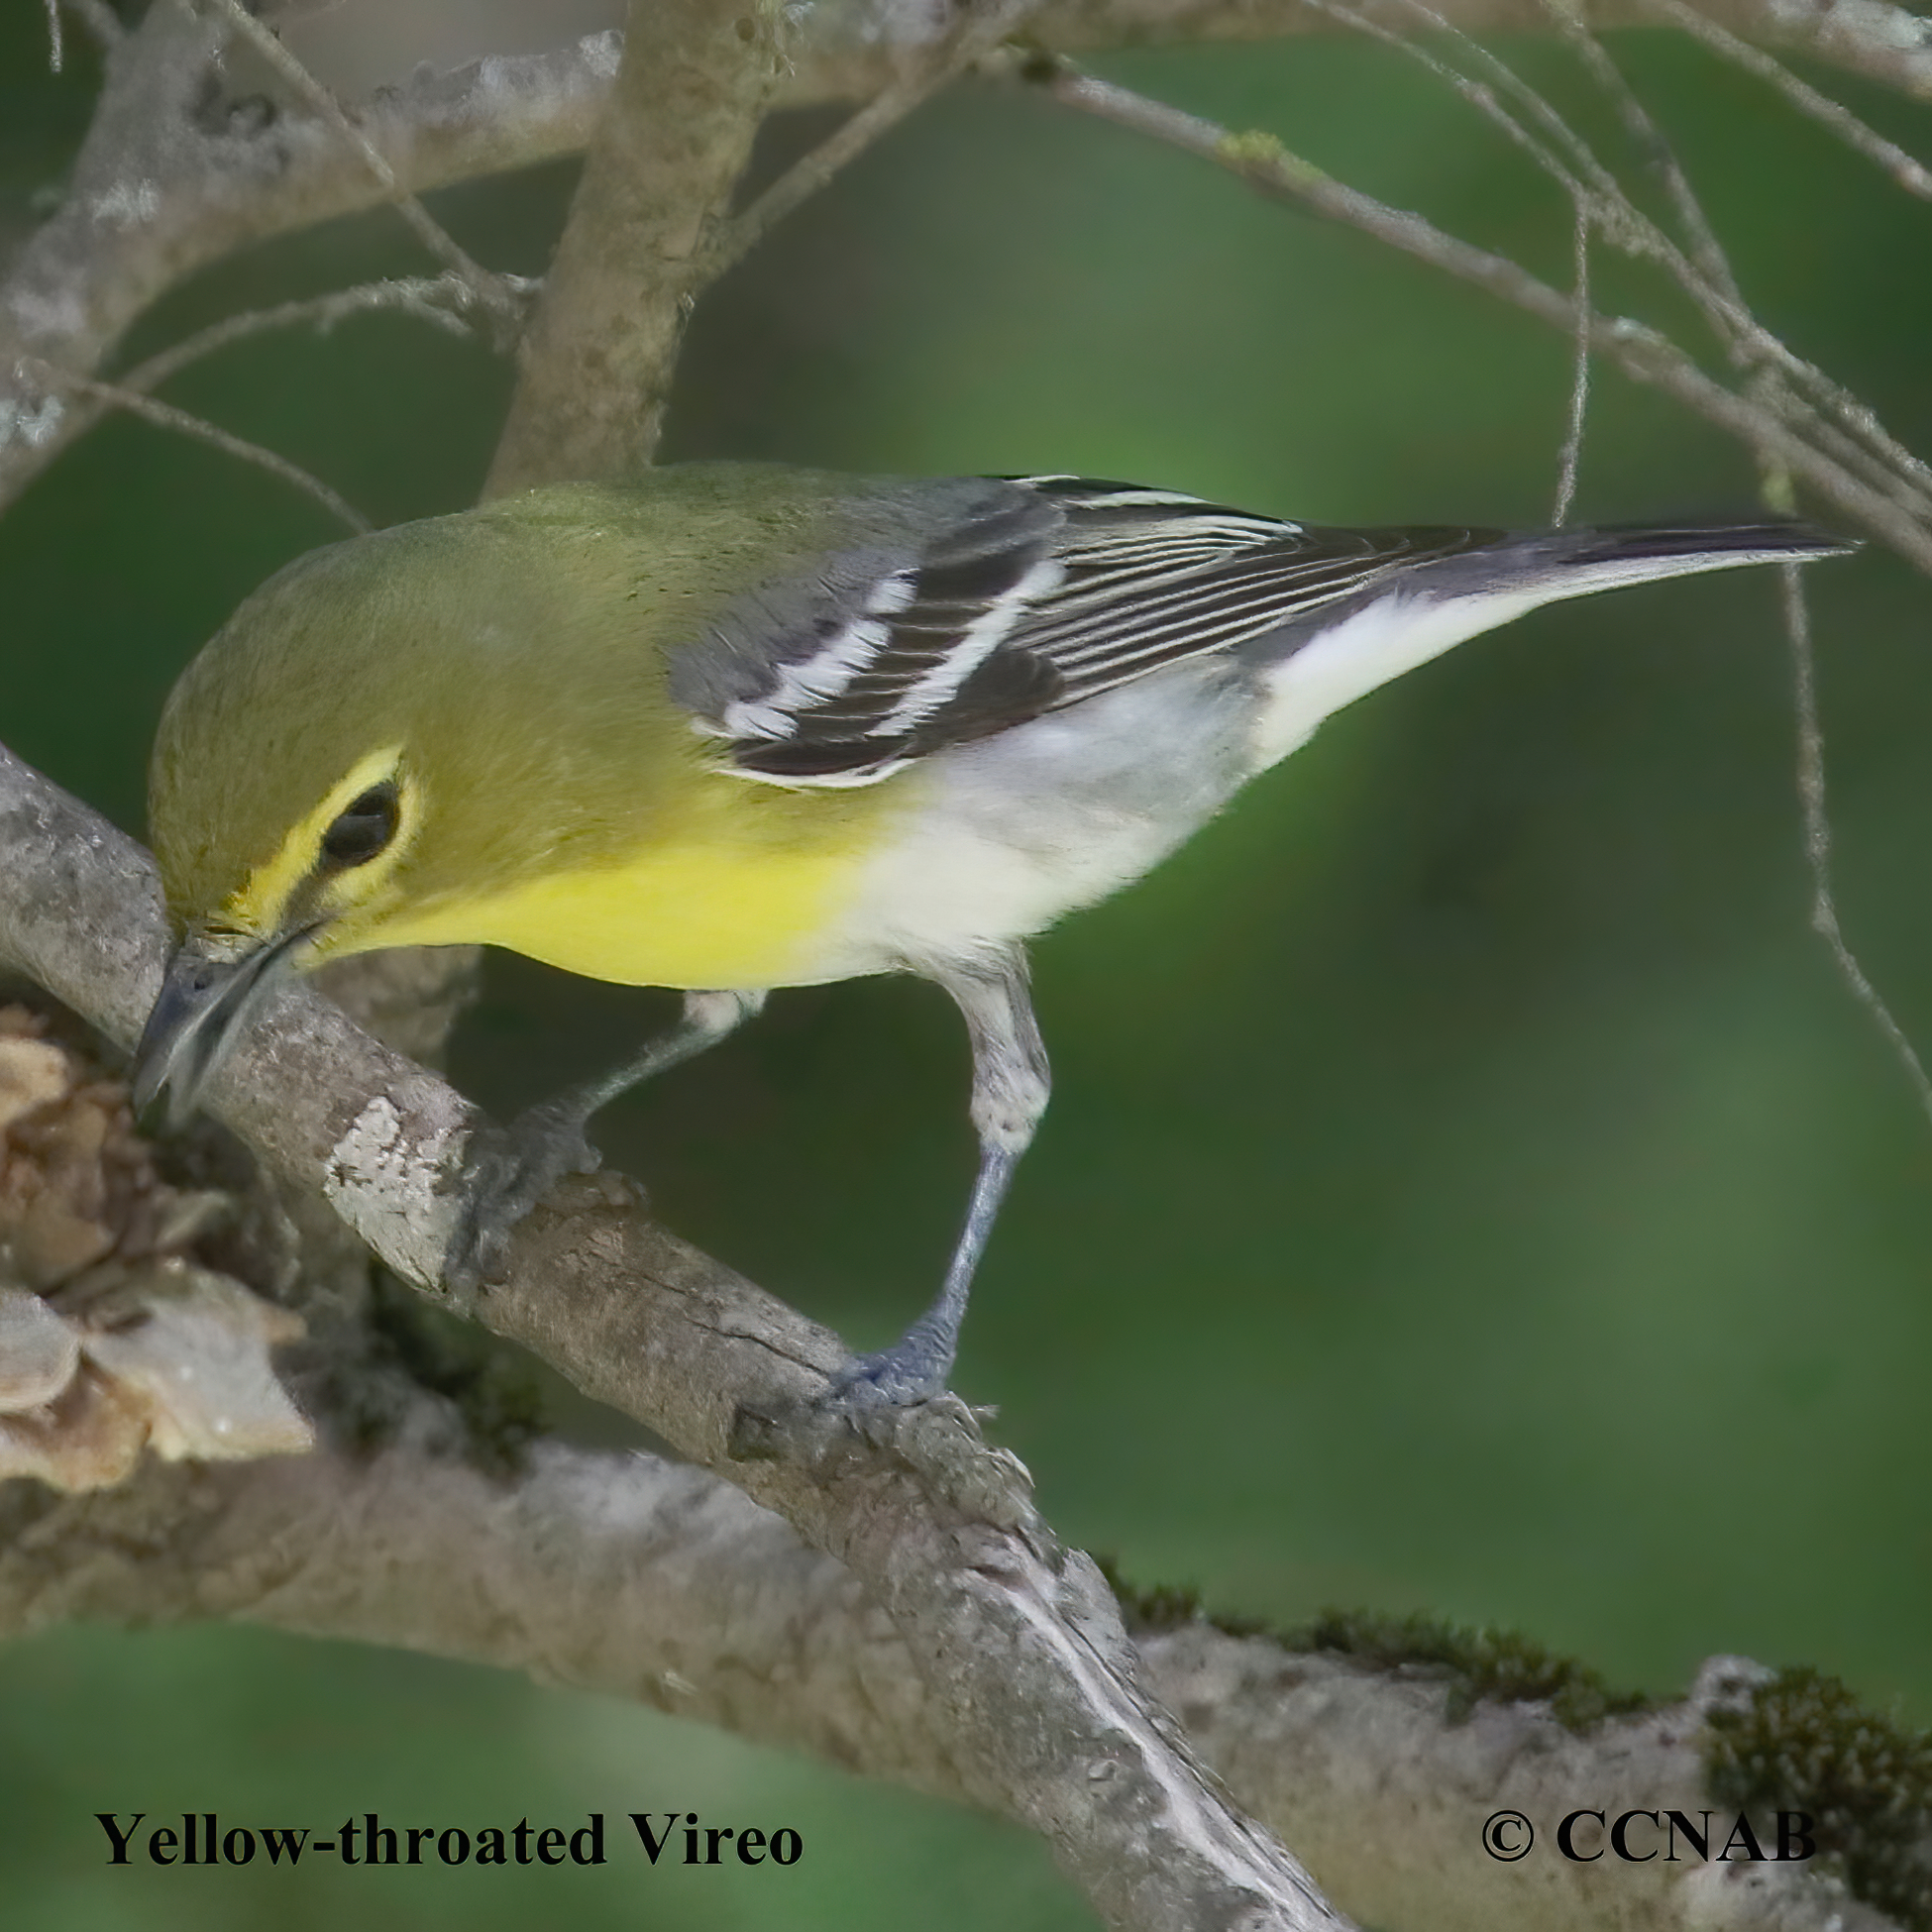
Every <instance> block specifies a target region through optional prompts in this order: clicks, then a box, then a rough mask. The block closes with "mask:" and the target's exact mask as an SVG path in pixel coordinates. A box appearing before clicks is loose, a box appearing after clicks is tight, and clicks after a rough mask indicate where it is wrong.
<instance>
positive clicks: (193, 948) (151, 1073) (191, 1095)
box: [132, 926, 313, 1127]
mask: <svg viewBox="0 0 1932 1932" xmlns="http://www.w3.org/2000/svg"><path fill="white" fill-rule="evenodd" d="M312 929H313V928H312V927H309V926H302V927H298V928H297V929H296V930H295V931H293V932H291V933H288V934H286V935H285V936H283V937H281V938H278V939H271V940H267V941H264V942H262V943H261V944H258V945H253V946H250V947H248V948H247V950H246V951H243V952H240V953H237V954H236V955H235V956H234V957H233V958H228V959H224V958H220V957H218V956H217V955H215V954H214V953H212V952H211V951H209V949H208V945H207V941H206V940H205V939H200V938H197V937H195V936H194V935H193V934H190V935H189V936H188V937H187V938H186V939H184V940H182V941H181V943H180V944H179V945H178V946H176V947H175V948H174V953H173V956H172V957H171V958H170V959H169V960H168V962H167V972H166V975H165V976H164V977H163V979H162V980H161V994H160V997H159V998H158V999H157V1000H156V1001H155V1007H154V1011H153V1012H152V1013H150V1014H149V1016H148V1024H147V1025H146V1026H145V1027H144V1028H143V1029H142V1034H141V1044H140V1045H139V1046H137V1047H136V1048H135V1050H134V1068H133V1083H132V1084H133V1087H134V1108H135V1113H136V1114H137V1115H145V1114H147V1113H148V1112H149V1110H150V1109H151V1108H153V1107H154V1106H155V1105H156V1103H157V1102H161V1103H162V1104H163V1106H164V1112H163V1113H162V1115H161V1121H162V1125H164V1126H166V1127H180V1126H182V1125H183V1123H185V1122H186V1121H187V1120H188V1119H189V1118H190V1117H191V1116H192V1114H193V1113H194V1110H195V1106H196V1103H197V1102H198V1101H199V1100H200V1097H201V1093H202V1090H203V1089H204V1088H205V1087H206V1085H207V1083H208V1081H209V1080H210V1079H211V1078H212V1077H213V1075H214V1072H215V1069H216V1068H217V1067H219V1066H220V1065H221V1063H222V1062H223V1061H224V1060H226V1059H227V1058H228V1055H229V1053H230V1051H231V1050H232V1049H233V1047H234V1045H235V1043H236V1041H237V1040H238V1039H240V1038H241V1036H242V1034H243V1033H245V1032H246V1031H247V1030H248V1027H249V1023H250V1022H251V1021H252V1020H254V1018H255V1016H256V1015H257V1014H258V1013H259V1012H261V1010H262V1007H263V1005H264V1003H265V1002H266V1001H267V1000H268V996H269V995H270V994H272V993H273V992H274V990H275V989H276V988H277V987H278V986H280V985H281V984H282V983H283V981H285V980H286V979H287V978H288V977H289V976H290V974H291V973H292V972H293V970H294V963H295V954H296V948H297V946H298V944H299V942H300V941H301V940H304V939H306V938H307V937H308V936H309V933H310V931H311V930H312Z"/></svg>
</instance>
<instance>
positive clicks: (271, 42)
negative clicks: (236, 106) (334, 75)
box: [217, 0, 522, 324]
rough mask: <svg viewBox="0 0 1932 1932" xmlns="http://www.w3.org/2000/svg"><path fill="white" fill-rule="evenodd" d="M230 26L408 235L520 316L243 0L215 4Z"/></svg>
mask: <svg viewBox="0 0 1932 1932" xmlns="http://www.w3.org/2000/svg"><path fill="white" fill-rule="evenodd" d="M217 4H218V5H219V6H220V8H221V10H222V12H223V13H224V14H225V16H226V17H227V20H228V24H229V26H230V27H232V28H233V29H234V30H235V32H236V33H238V34H239V35H240V36H241V37H242V38H243V39H244V40H245V41H247V42H248V44H249V45H250V46H251V47H252V48H254V49H255V51H256V52H257V53H258V54H261V55H262V57H263V58H264V59H265V60H267V61H268V64H269V65H270V66H271V67H273V68H274V70H275V72H276V73H278V74H279V75H280V76H281V77H282V79H283V80H285V81H286V82H287V83H288V84H289V86H291V87H292V88H294V90H295V91H296V93H297V94H299V95H300V96H301V97H302V98H303V99H304V100H306V101H307V102H308V104H309V105H310V106H311V107H312V108H313V109H314V110H315V111H316V113H317V114H318V115H320V116H321V119H322V121H323V123H324V125H326V126H328V127H330V128H333V129H334V130H335V131H336V133H337V134H338V135H340V136H341V138H342V140H343V142H344V143H345V144H346V145H347V146H348V148H349V149H350V151H351V152H352V153H354V154H356V155H359V156H360V157H361V158H362V161H363V162H364V164H365V165H366V166H367V167H368V169H369V171H370V173H371V174H372V175H374V176H375V178H376V184H377V186H379V187H380V189H381V190H382V194H383V197H384V198H385V199H387V200H389V201H392V202H393V203H394V204H395V207H396V211H397V213H399V214H400V215H401V216H402V218H403V220H404V221H405V222H407V223H408V224H409V228H410V231H411V233H413V234H414V235H415V237H416V239H417V240H418V241H419V242H421V243H422V245H423V247H424V248H426V249H427V250H428V251H429V252H430V254H431V255H433V256H435V257H436V258H437V260H438V261H440V262H441V263H442V264H443V265H444V267H445V268H448V269H449V270H450V272H451V273H452V274H455V275H458V276H460V277H461V278H462V279H463V280H464V281H465V282H467V283H468V284H469V286H470V288H471V289H472V290H473V291H474V293H475V295H476V298H477V301H478V302H479V303H480V304H481V305H482V306H483V307H485V308H488V309H491V310H493V311H494V312H495V313H496V314H497V315H498V316H499V317H500V318H501V319H502V320H503V321H504V322H505V323H506V324H513V323H515V322H516V321H517V320H519V319H520V317H521V311H522V305H521V303H520V302H518V301H517V300H516V298H515V296H514V294H513V293H512V291H511V289H510V288H509V286H508V285H507V284H506V283H504V282H503V281H501V280H500V279H499V278H498V277H497V276H495V275H493V274H491V273H490V272H489V270H488V269H487V268H483V265H482V264H481V263H479V262H476V261H474V260H473V259H472V258H471V256H470V255H469V253H468V251H466V250H465V249H464V248H463V247H462V246H461V244H459V243H458V241H457V239H456V237H455V236H453V235H452V234H451V233H450V232H449V230H448V229H447V228H445V227H444V226H443V224H442V223H441V222H439V221H437V220H436V219H435V218H434V217H433V216H432V215H431V214H430V212H429V210H428V209H427V208H425V207H424V206H423V204H422V203H421V202H420V201H419V200H417V199H416V197H415V196H414V195H413V194H412V193H410V191H409V190H408V188H407V187H405V186H404V185H403V183H402V182H401V181H400V180H399V179H398V178H397V175H396V171H395V168H394V167H393V166H392V165H391V164H390V162H389V158H388V157H387V156H386V155H385V154H384V153H383V152H382V150H381V149H380V148H379V147H377V146H376V143H375V142H374V141H372V140H371V139H370V137H369V136H368V135H367V134H365V133H364V132H363V130H362V129H361V128H359V127H357V126H356V124H355V123H354V122H353V121H351V120H350V118H349V116H348V115H347V114H345V113H344V112H343V110H342V103H341V102H340V101H338V100H337V99H336V97H335V96H334V95H333V94H332V93H330V92H329V90H328V89H327V88H326V87H324V86H323V85H322V83H321V82H320V81H318V80H317V79H316V78H315V76H314V75H313V74H311V73H310V72H309V70H308V69H307V68H306V67H305V66H303V65H302V63H301V62H300V61H299V60H298V59H296V58H295V56H294V55H293V54H290V53H289V51H288V50H287V48H285V47H284V46H283V45H282V44H281V42H280V40H279V39H278V38H277V37H276V36H275V35H274V34H273V33H271V32H270V31H269V30H268V28H267V27H265V26H264V25H263V24H262V22H261V21H259V20H258V19H256V17H255V16H254V15H253V14H252V13H250V12H249V10H248V9H247V8H246V7H245V6H243V5H242V0H217Z"/></svg>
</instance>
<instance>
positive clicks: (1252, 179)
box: [1025, 57, 1932, 575]
mask: <svg viewBox="0 0 1932 1932" xmlns="http://www.w3.org/2000/svg"><path fill="white" fill-rule="evenodd" d="M1025 72H1026V76H1027V78H1028V79H1029V80H1031V81H1032V82H1033V83H1034V84H1035V85H1038V86H1040V87H1042V88H1043V89H1045V91H1047V92H1048V93H1049V94H1051V95H1052V97H1053V98H1054V99H1055V100H1057V101H1059V102H1060V103H1061V104H1062V105H1063V106H1066V107H1070V108H1074V109H1076V110H1078V111H1079V112H1081V113H1086V114H1093V115H1097V116H1099V117H1100V118H1102V119H1104V120H1109V121H1113V122H1115V123H1116V124H1117V125H1119V126H1122V127H1127V128H1129V129H1132V130H1133V131H1134V132H1136V133H1139V134H1142V135H1146V136H1148V137H1149V138H1151V139H1153V140H1157V141H1161V142H1164V143H1167V144H1169V145H1171V146H1173V147H1177V148H1180V149H1182V150H1183V151H1185V152H1186V153H1188V154H1191V155H1194V156H1196V157H1197V158H1198V159H1200V160H1202V161H1210V162H1212V163H1213V164H1214V165H1216V166H1218V167H1222V168H1226V169H1227V170H1229V171H1230V172H1232V173H1234V174H1235V175H1237V176H1238V177H1239V178H1240V179H1241V180H1243V181H1245V182H1246V183H1247V184H1248V185H1249V186H1250V187H1251V188H1253V189H1255V190H1256V191H1257V192H1259V193H1262V194H1266V195H1268V196H1270V197H1272V198H1275V199H1279V200H1286V201H1291V202H1293V203H1295V204H1296V205H1297V206H1298V207H1302V208H1305V209H1309V210H1311V211H1313V212H1314V213H1316V214H1320V215H1325V216H1327V217H1329V218H1330V219H1332V220H1335V221H1340V222H1342V223H1344V224H1345V225H1346V226H1348V227H1351V228H1356V229H1359V230H1360V231H1361V232H1362V233H1364V234H1366V235H1369V236H1371V237H1372V238H1374V239H1375V240H1376V241H1378V242H1381V243H1384V244H1385V245H1387V246H1389V247H1392V248H1394V249H1396V250H1398V251H1399V252H1400V253H1402V254H1404V255H1410V256H1414V257H1415V258H1416V259H1417V260H1418V261H1421V262H1425V263H1427V264H1429V265H1430V266H1431V267H1432V268H1439V269H1441V270H1443V271H1444V272H1446V273H1449V274H1451V275H1454V276H1455V277H1456V278H1457V279H1458V280H1462V281H1467V282H1471V283H1473V284H1474V285H1475V286H1477V287H1479V288H1486V289H1487V290H1489V292H1490V293H1491V294H1493V295H1496V296H1499V297H1500V298H1501V299H1502V300H1504V301H1506V302H1509V303H1510V304H1511V305H1512V306H1514V307H1516V308H1520V309H1523V310H1525V311H1526V312H1527V313H1529V314H1531V315H1535V316H1537V317H1539V318H1540V319H1541V320H1543V321H1545V322H1547V323H1549V324H1550V325H1551V326H1553V327H1555V328H1557V329H1560V330H1562V331H1563V333H1564V334H1565V335H1568V334H1570V333H1571V332H1572V331H1574V330H1575V328H1576V327H1577V325H1578V308H1577V304H1576V303H1575V302H1574V301H1573V300H1572V299H1571V298H1570V297H1569V296H1568V295H1565V294H1563V293H1561V292H1560V291H1559V290H1557V289H1555V288H1552V287H1551V286H1550V285H1549V284H1548V283H1547V282H1544V281H1540V280H1538V279H1537V277H1536V276H1534V275H1532V274H1530V273H1529V272H1528V271H1527V270H1526V269H1524V268H1521V267H1520V266H1519V265H1518V264H1517V263H1515V262H1512V261H1511V260H1509V259H1508V258H1507V257H1506V256H1501V255H1496V254H1494V253H1492V252H1491V251H1489V250H1487V249H1479V248H1475V247H1473V246H1471V245H1470V244H1469V243H1467V242H1464V241H1461V240H1459V239H1458V238H1457V237H1455V236H1453V235H1449V234H1445V233H1444V232H1443V230H1441V229H1440V228H1437V227H1436V226H1435V225H1434V224H1433V223H1431V222H1429V221H1426V220H1425V219H1424V218H1423V217H1422V216H1420V215H1417V214H1414V213H1411V212H1410V211H1408V210H1407V209H1400V208H1391V207H1389V206H1388V205H1387V204H1386V203H1384V202H1381V201H1377V200H1376V199H1375V198H1374V197H1373V196H1372V195H1367V194H1363V193H1362V192H1361V191H1360V190H1359V189H1358V188H1351V187H1349V186H1347V185H1346V184H1345V183H1344V182H1341V181H1338V180H1336V179H1334V178H1333V177H1332V176H1331V175H1328V174H1325V173H1324V172H1323V171H1322V170H1321V169H1320V168H1318V167H1317V166H1315V165H1314V163H1313V162H1311V161H1304V160H1303V159H1302V158H1301V157H1300V156H1298V155H1294V154H1291V153H1290V152H1289V151H1288V150H1287V149H1286V148H1284V147H1283V146H1282V144H1281V143H1280V142H1279V141H1278V140H1276V139H1275V138H1274V137H1273V136H1272V135H1264V134H1241V135H1236V134H1234V133H1231V132H1230V131H1229V130H1228V129H1226V128H1223V127H1220V126H1217V125H1216V124H1215V123H1214V122H1212V121H1207V120H1204V119H1202V118H1201V117H1200V116H1198V115H1194V114H1187V113H1184V112H1182V111H1181V110H1180V109H1178V108H1173V107H1169V106H1167V105H1166V104H1165V103H1164V102H1160V101H1154V100H1149V99H1148V98H1147V97H1146V96H1144V95H1140V94H1135V93H1134V92H1132V91H1131V90H1130V89H1128V88H1125V87H1120V86H1117V85H1115V84H1114V83H1113V82H1111V81H1104V80H1099V79H1096V78H1095V77H1094V76H1093V75H1091V74H1087V73H1083V72H1081V71H1080V70H1079V69H1078V68H1076V67H1074V66H1073V65H1071V63H1069V62H1065V61H1060V60H1055V59H1051V58H1047V57H1041V58H1036V59H1034V60H1032V61H1030V62H1029V63H1028V64H1027V67H1026V69H1025ZM1584 319H1585V323H1586V326H1587V328H1588V331H1589V338H1590V346H1591V348H1592V350H1593V351H1594V352H1595V353H1596V354H1597V355H1599V356H1602V357H1605V358H1607V359H1608V360H1610V361H1611V362H1614V363H1615V364H1616V365H1617V367H1618V368H1620V369H1622V370H1623V371H1624V372H1625V374H1626V375H1629V376H1633V377H1634V378H1635V379H1637V380H1638V381H1640V382H1648V383H1651V384H1653V385H1655V386H1656V387H1658V388H1661V389H1663V390H1664V392H1665V393H1667V394H1669V395H1671V396H1674V397H1675V398H1676V399H1677V401H1679V402H1681V403H1682V404H1684V405H1685V406H1686V407H1687V408H1689V409H1691V410H1692V411H1693V412H1694V413H1696V414H1698V415H1701V416H1703V417H1704V418H1705V419H1706V420H1707V421H1709V422H1712V423H1714V424H1716V425H1717V426H1718V427H1719V428H1721V429H1722V430H1724V431H1725V432H1726V433H1727V434H1729V435H1731V436H1734V437H1736V438H1737V439H1738V440H1739V441H1740V442H1742V443H1744V444H1745V445H1746V446H1747V447H1748V448H1750V449H1753V450H1756V451H1758V452H1760V453H1761V454H1763V455H1766V456H1769V457H1771V458H1773V459H1775V460H1777V461H1779V462H1782V463H1784V464H1786V465H1787V466H1788V467H1789V468H1790V469H1791V471H1792V472H1793V474H1794V475H1796V476H1797V477H1799V478H1800V479H1802V481H1803V482H1804V483H1807V484H1808V485H1809V486H1811V487H1812V488H1815V489H1817V490H1818V491H1819V492H1820V493H1821V495H1823V496H1824V498H1825V499H1826V500H1827V501H1829V502H1833V503H1836V504H1837V505H1838V506H1839V507H1840V509H1842V510H1843V511H1844V512H1845V513H1846V514H1847V515H1848V516H1850V517H1852V518H1854V519H1855V520H1856V521H1857V522H1859V523H1860V524H1862V525H1863V526H1864V527H1865V528H1866V529H1867V530H1869V531H1871V532H1872V534H1873V535H1875V536H1877V537H1878V538H1879V539H1881V540H1882V541H1883V542H1885V543H1887V544H1889V545H1890V546H1891V547H1892V548H1893V549H1894V550H1896V551H1897V552H1898V553H1899V555H1900V556H1902V557H1904V558H1905V559H1906V560H1907V561H1908V562H1910V563H1911V564H1913V565H1914V566H1916V567H1917V568H1918V569H1919V570H1921V571H1924V572H1926V573H1927V574H1928V575H1932V528H1928V523H1929V522H1932V517H1928V515H1927V514H1926V513H1925V512H1924V511H1923V510H1919V509H1916V508H1914V507H1908V506H1907V505H1906V504H1905V503H1902V502H1900V501H1898V500H1897V499H1896V497H1895V496H1894V495H1893V494H1892V493H1890V492H1888V491H1887V490H1885V489H1884V488H1883V487H1882V486H1880V485H1879V484H1878V483H1873V482H1870V481H1868V480H1867V479H1865V478H1863V477H1861V476H1859V475H1857V474H1856V473H1855V472H1854V471H1853V470H1852V469H1850V468H1848V467H1847V466H1846V465H1845V464H1843V463H1841V462H1839V461H1837V460H1836V459H1835V458H1833V457H1831V456H1829V455H1827V454H1826V453H1825V452H1823V451H1821V450H1820V449H1819V448H1818V447H1817V445H1816V443H1815V441H1814V440H1812V436H1811V431H1812V429H1813V424H1812V423H1811V422H1810V421H1809V420H1800V421H1797V422H1795V423H1794V422H1792V421H1789V420H1787V419H1786V418H1785V417H1784V416H1783V415H1782V414H1780V413H1778V412H1777V411H1774V410H1771V409H1770V408H1767V407H1765V406H1764V405H1762V404H1760V403H1757V402H1754V401H1752V400H1751V399H1749V398H1747V397H1744V396H1741V395H1739V394H1737V393H1736V391H1734V390H1732V389H1729V388H1726V387H1725V386H1724V385H1723V384H1722V383H1721V382H1718V381H1716V380H1715V379H1713V378H1712V377H1711V376H1709V375H1707V374H1706V373H1705V372H1704V371H1703V370H1702V369H1700V368H1699V367H1698V366H1697V365H1696V363H1695V362H1693V361H1692V360H1691V359H1690V357H1688V356H1687V355H1685V354H1684V353H1683V351H1682V350H1680V349H1678V348H1677V347H1676V346H1675V345H1674V344H1673V343H1671V342H1669V341H1668V340H1667V339H1666V338H1665V337H1664V336H1662V335H1660V334H1659V333H1658V331H1656V330H1655V329H1651V328H1647V327H1646V326H1645V325H1643V324H1642V323H1639V322H1635V321H1631V320H1628V319H1623V318H1612V317H1609V316H1606V315H1601V314H1591V315H1588V316H1587V317H1585V318H1584Z"/></svg>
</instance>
